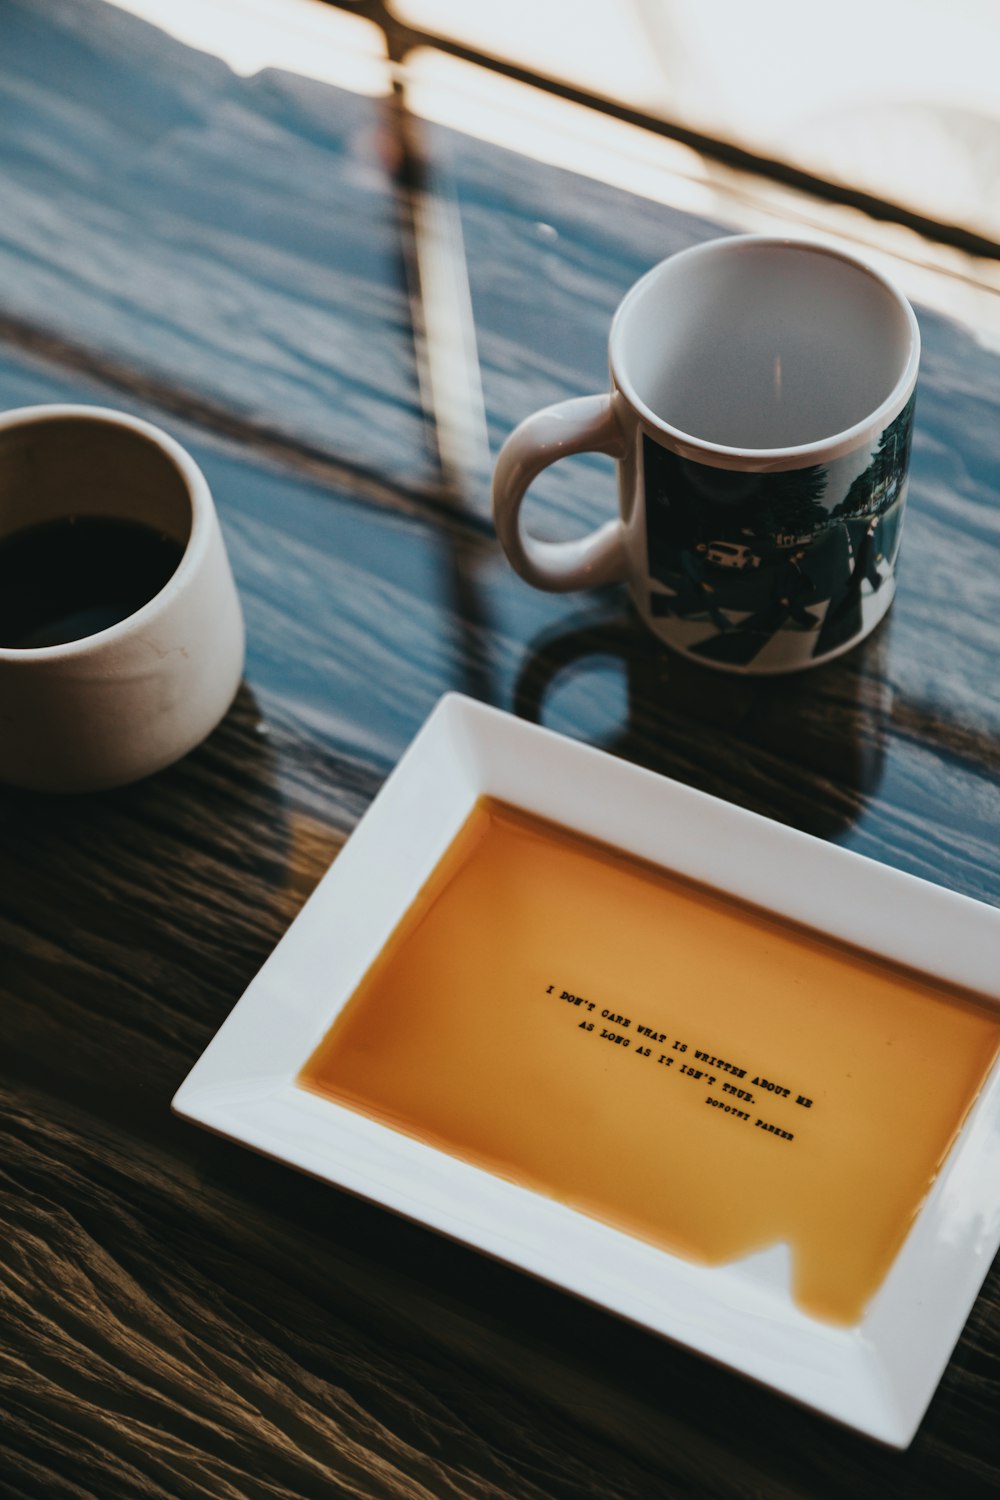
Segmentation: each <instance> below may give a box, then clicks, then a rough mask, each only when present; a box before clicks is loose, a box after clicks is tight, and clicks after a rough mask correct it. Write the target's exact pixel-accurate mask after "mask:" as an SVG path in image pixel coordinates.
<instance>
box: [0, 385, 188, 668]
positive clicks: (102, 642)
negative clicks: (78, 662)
mask: <svg viewBox="0 0 1000 1500" xmlns="http://www.w3.org/2000/svg"><path fill="white" fill-rule="evenodd" d="M66 420H70V421H84V422H92V423H93V424H94V425H95V426H98V427H104V428H118V429H125V430H126V431H129V432H134V433H136V434H138V436H139V437H141V438H144V439H145V440H146V441H147V442H149V443H151V444H152V445H153V446H154V447H155V448H158V449H159V451H160V452H161V453H162V454H163V456H164V457H165V458H166V459H167V460H168V461H169V462H170V463H171V464H173V466H174V468H175V469H176V471H177V473H178V474H179V476H180V478H181V480H182V482H183V484H184V488H185V490H186V491H187V495H188V500H189V502H190V505H191V530H190V532H189V533H188V539H187V542H186V543H185V546H184V551H183V553H182V554H181V558H180V561H179V562H178V564H177V566H176V568H175V569H174V571H173V572H172V573H171V575H170V577H169V578H168V579H167V581H166V583H165V584H164V585H163V587H162V588H161V589H158V590H157V592H156V593H155V594H154V595H153V597H152V598H151V599H147V600H146V602H145V604H143V605H141V606H140V607H139V609H137V610H134V611H133V612H132V614H130V615H126V617H125V619H124V620H119V621H117V623H116V624H114V625H108V626H106V627H105V628H104V629H103V630H95V631H93V632H92V633H91V634H89V635H84V636H80V637H79V638H78V639H77V640H73V641H62V642H60V643H59V644H58V645H53V646H2V645H0V661H2V662H11V663H18V662H23V663H25V664H27V663H29V662H41V661H55V660H66V659H67V658H72V657H74V656H87V655H90V654H91V653H92V652H93V650H94V648H95V646H97V647H104V646H106V645H113V644H114V643H115V642H116V641H119V640H123V639H125V638H127V637H128V636H130V635H131V634H133V632H134V630H135V627H136V625H137V624H138V625H139V627H140V628H141V627H142V626H143V625H144V624H146V623H148V621H149V620H150V619H152V618H153V617H154V616H156V615H158V614H159V613H160V612H161V611H162V610H163V609H164V607H165V606H167V605H169V604H170V602H171V600H172V599H173V598H174V597H175V596H176V595H177V594H179V593H181V592H182V590H183V589H184V588H185V587H186V586H187V583H188V580H189V579H190V578H191V576H192V574H193V573H194V572H195V570H196V569H197V568H198V567H199V565H200V564H201V561H202V559H203V558H204V556H205V554H206V552H207V550H208V545H209V540H210V518H211V511H212V496H211V491H210V490H209V487H208V481H207V480H206V478H205V476H204V474H203V473H202V472H201V469H200V468H199V467H198V465H197V464H196V463H195V461H194V459H193V458H192V457H191V455H190V453H188V451H187V449H186V448H184V447H182V445H181V444H180V443H179V442H177V440H176V438H172V437H171V436H170V434H169V433H167V432H164V431H163V430H162V428H160V427H157V426H156V425H155V424H154V423H152V422H147V421H146V420H145V418H143V417H135V416H132V414H131V413H130V412H123V411H117V410H115V408H114V407H110V406H88V405H86V404H85V403H79V402H47V403H45V404H43V405H38V406H18V407H13V408H12V409H10V410H8V411H4V412H0V440H2V437H3V434H4V433H5V432H7V431H9V430H11V429H12V428H17V427H30V426H35V425H39V426H40V425H42V424H44V423H46V422H58V421H66Z"/></svg>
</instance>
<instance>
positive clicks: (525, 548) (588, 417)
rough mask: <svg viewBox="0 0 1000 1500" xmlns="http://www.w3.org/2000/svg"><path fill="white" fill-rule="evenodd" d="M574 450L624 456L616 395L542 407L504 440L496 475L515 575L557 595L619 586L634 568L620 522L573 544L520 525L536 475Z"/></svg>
mask: <svg viewBox="0 0 1000 1500" xmlns="http://www.w3.org/2000/svg"><path fill="white" fill-rule="evenodd" d="M571 453H607V454H609V455H610V456H611V457H612V458H622V457H623V456H624V453H625V439H624V436H623V434H622V430H621V428H620V426H619V425H618V420H617V418H616V416H615V413H614V410H613V407H612V404H611V397H610V396H607V395H605V396H577V397H575V398H574V399H573V400H572V401H560V402H558V403H557V404H556V405H555V406H546V407H545V408H544V409H543V410H542V411H536V412H535V413H534V415H533V416H530V417H528V418H526V420H525V421H523V422H522V423H521V425H520V426H519V427H516V428H515V429H514V431H513V432H512V433H511V435H510V437H509V438H508V439H507V441H506V442H505V443H504V445H503V447H502V448H501V450H500V456H499V458H498V459H497V465H496V469H495V471H494V474H493V520H494V523H495V525H496V529H497V536H498V537H499V539H500V545H501V547H502V548H503V550H504V552H506V554H507V557H508V559H509V561H510V563H511V566H512V567H513V568H514V570H515V572H517V573H519V574H520V575H521V577H522V578H523V579H525V580H526V582H528V583H531V584H534V586H535V588H538V589H547V590H548V591H549V592H550V593H567V592H569V591H570V590H571V589H587V588H596V587H597V585H599V584H602V583H620V582H622V581H623V580H624V579H625V578H627V576H628V572H629V564H628V553H627V551H626V547H625V528H624V526H623V525H622V522H621V520H620V519H618V520H614V521H606V522H605V523H604V525H603V526H599V527H598V528H597V530H596V531H591V532H589V533H588V534H587V535H586V536H582V537H579V538H577V540H575V541H572V542H542V541H539V539H538V538H537V537H533V536H529V534H528V533H527V532H526V531H525V530H524V529H523V527H522V526H521V519H520V518H521V502H522V501H523V499H524V496H525V494H526V492H527V489H528V486H529V485H530V484H531V482H532V480H533V479H535V478H537V476H538V475H539V474H540V473H541V472H542V470H543V469H546V468H548V466H549V464H554V463H555V462H556V460H557V459H560V458H566V457H568V456H569V454H571Z"/></svg>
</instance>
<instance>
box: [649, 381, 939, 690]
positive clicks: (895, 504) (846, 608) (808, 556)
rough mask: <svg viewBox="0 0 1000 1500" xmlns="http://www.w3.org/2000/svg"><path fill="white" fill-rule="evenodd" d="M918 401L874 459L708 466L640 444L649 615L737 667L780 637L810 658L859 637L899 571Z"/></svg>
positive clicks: (702, 654)
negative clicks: (777, 466)
mask: <svg viewBox="0 0 1000 1500" xmlns="http://www.w3.org/2000/svg"><path fill="white" fill-rule="evenodd" d="M914 402H915V396H912V395H911V397H910V399H909V400H908V401H907V403H906V405H905V406H904V407H903V410H902V411H901V412H900V413H899V415H898V416H897V417H896V418H894V420H893V421H891V422H890V423H889V424H888V426H887V427H885V428H884V429H883V430H882V432H881V434H880V436H879V439H878V443H877V446H876V448H875V450H874V452H869V451H868V450H867V449H866V450H862V451H861V452H860V453H851V454H848V455H847V456H846V457H844V458H841V459H834V460H833V461H832V462H831V463H829V464H813V465H810V466H809V467H807V468H804V469H787V470H785V471H784V472H779V473H776V474H754V473H745V472H740V471H734V470H728V469H713V468H708V467H707V466H706V465H704V464H698V463H694V462H693V461H691V460H690V459H684V458H679V457H678V456H677V455H676V454H674V453H672V452H671V451H670V450H669V449H667V448H663V447H661V446H660V445H659V444H658V443H654V442H652V441H651V440H650V439H649V438H645V439H644V442H643V462H644V466H645V475H646V531H647V547H648V556H649V580H650V610H651V613H652V614H653V615H654V616H655V617H658V618H669V619H670V620H672V621H673V622H674V629H675V632H676V639H677V641H678V644H683V646H684V648H685V649H686V650H687V651H688V652H690V653H691V655H692V656H695V657H698V658H699V659H701V660H704V661H705V662H707V663H713V662H714V663H724V664H727V665H732V666H742V667H746V666H750V665H751V664H753V663H755V662H757V663H760V664H763V663H764V662H766V660H767V658H768V656H769V655H770V656H775V655H776V654H777V653H778V652H781V653H782V654H784V642H783V641H782V639H781V637H782V636H783V635H786V634H787V633H788V632H796V633H800V634H802V635H804V636H805V637H807V638H808V652H807V654H808V656H810V657H816V658H819V657H828V656H832V655H834V654H836V653H837V652H838V650H839V649H841V648H843V647H844V646H845V645H849V644H850V643H852V642H853V641H855V640H856V639H858V638H860V637H862V636H864V635H866V634H867V629H866V626H867V627H868V628H869V629H870V628H871V624H873V623H875V620H877V619H878V618H881V615H882V614H883V613H884V609H885V605H886V604H887V603H888V598H887V597H886V596H887V595H888V594H889V593H891V587H892V581H893V578H894V574H895V565H896V556H897V553H898V550H899V544H900V539H901V538H900V533H901V524H902V518H903V502H904V499H905V493H906V476H907V469H908V465H909V454H910V442H911V438H912V433H913V408H914ZM883 588H885V590H886V596H883V597H881V598H880V597H879V595H880V594H881V591H882V590H883ZM869 621H870V622H871V624H870V623H869ZM806 645H807V642H806V641H803V642H802V643H801V645H800V649H799V652H798V653H797V654H798V655H799V656H800V657H801V656H802V655H803V654H804V653H803V650H802V647H805V646H806Z"/></svg>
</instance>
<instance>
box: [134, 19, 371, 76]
mask: <svg viewBox="0 0 1000 1500" xmlns="http://www.w3.org/2000/svg"><path fill="white" fill-rule="evenodd" d="M110 3H111V4H112V5H117V6H118V7H119V9H121V10H127V11H131V13H132V14H133V15H134V16H140V17H141V18H142V19H143V20H144V21H149V22H151V24H152V25H154V26H156V27H158V29H159V30H160V31H165V32H167V34H168V35H169V36H172V37H175V38H176V39H177V41H179V42H184V43H185V44H186V45H187V46H189V47H195V48H197V49H198V51H199V52H210V53H211V54H212V55H213V56H215V57H219V58H221V59H222V60H223V62H225V63H227V64H228V65H229V67H230V68H232V70H233V72H234V73H239V74H242V75H243V76H245V77H249V76H252V75H253V74H254V73H259V72H260V71H261V70H262V69H264V68H282V69H284V70H286V71H287V72H289V73H298V74H300V75H301V76H302V77H304V78H315V79H318V80H319V81H320V82H321V83H332V84H335V85H336V86H337V87H338V88H344V89H351V90H352V91H353V92H354V93H357V94H371V95H378V94H385V93H387V92H388V88H389V71H388V65H387V61H386V50H385V38H384V36H383V34H382V32H381V30H380V29H379V28H378V27H377V26H376V25H374V23H373V22H371V21H366V20H364V19H363V17H361V16H353V15H350V14H348V13H346V12H345V11H341V10H335V9H333V7H331V6H328V5H321V4H319V3H318V0H110Z"/></svg>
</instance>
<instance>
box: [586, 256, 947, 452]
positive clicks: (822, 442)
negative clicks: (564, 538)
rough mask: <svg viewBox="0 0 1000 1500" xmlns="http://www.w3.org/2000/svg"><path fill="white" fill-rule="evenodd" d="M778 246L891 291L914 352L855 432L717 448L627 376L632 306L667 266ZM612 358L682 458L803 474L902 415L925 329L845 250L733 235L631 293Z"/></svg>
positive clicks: (638, 407)
mask: <svg viewBox="0 0 1000 1500" xmlns="http://www.w3.org/2000/svg"><path fill="white" fill-rule="evenodd" d="M766 246H773V247H775V248H780V249H782V250H802V251H805V252H807V253H809V254H814V255H826V256H829V257H830V259H831V260H839V261H843V262H844V264H846V265H848V266H851V267H852V268H853V269H854V270H856V271H861V272H863V273H864V274H865V275H866V276H870V277H871V279H872V280H873V281H876V282H878V284H879V286H880V287H881V288H882V289H883V291H885V292H886V293H887V294H888V295H889V297H890V298H891V299H892V301H893V302H894V303H895V304H896V306H897V308H898V309H899V310H900V312H902V314H903V317H904V320H905V322H906V325H907V328H908V330H909V334H910V342H909V348H908V351H907V356H906V360H905V363H904V365H903V368H902V371H901V373H900V375H899V377H898V379H897V380H896V382H895V384H894V385H893V387H892V389H891V390H890V392H889V394H888V395H887V396H886V397H885V399H884V400H883V401H881V402H880V403H879V405H878V406H877V407H875V408H874V409H873V410H872V411H870V412H868V413H867V414H866V415H865V416H864V417H862V418H861V419H860V420H859V421H857V422H855V423H853V424H852V426H850V427H845V428H843V429H842V430H841V431H839V432H833V433H830V435H829V436H828V437H823V438H817V439H816V440H815V441H813V442H811V443H798V444H790V445H786V446H783V447H778V448H743V447H735V446H732V445H729V444H726V443H713V442H710V441H709V440H708V439H707V438H700V437H698V436H697V435H696V434H694V433H691V432H685V431H684V429H683V428H680V427H675V426H674V425H673V424H672V423H670V422H668V421H666V419H665V418H663V417H661V416H658V415H657V413H656V412H654V411H653V409H652V407H650V406H648V405H647V404H646V402H645V401H643V399H642V397H641V396H640V395H639V393H638V391H637V390H636V389H635V386H634V385H633V383H632V381H631V379H630V378H629V375H628V373H627V361H626V359H625V357H624V355H625V351H624V349H623V348H622V343H623V339H624V334H623V331H622V330H623V324H624V317H625V313H626V311H627V309H628V308H629V307H630V306H631V305H632V303H633V302H634V300H635V299H636V297H638V295H639V294H640V292H641V290H642V289H643V288H644V287H646V286H648V285H649V283H650V282H651V281H655V280H656V279H657V278H658V277H659V276H660V275H662V274H663V271H664V269H665V268H666V267H667V266H671V265H673V264H674V263H675V262H676V261H677V260H679V259H681V258H685V259H693V258H695V257H701V256H713V255H720V254H722V255H733V254H740V253H741V252H742V251H743V250H745V249H761V248H764V247H766ZM608 356H609V363H610V367H611V376H612V380H613V382H614V385H615V386H616V387H617V389H618V390H619V391H620V392H621V394H622V395H623V396H624V397H625V399H626V401H627V402H628V404H629V405H630V406H631V407H632V408H633V410H634V411H636V412H637V413H638V415H639V416H641V417H642V419H643V421H644V422H645V423H646V424H647V425H648V426H649V427H651V428H653V429H654V431H656V432H658V433H660V434H662V435H663V436H664V437H666V438H668V439H669V440H670V443H671V444H672V445H673V446H674V447H675V448H677V449H678V450H680V451H681V453H682V456H685V457H693V458H696V459H701V460H703V461H705V462H707V463H708V464H709V465H713V464H714V466H715V467H716V468H733V469H735V468H741V469H750V470H752V469H778V468H798V467H800V466H802V467H804V466H805V465H807V464H809V463H816V462H829V461H831V460H832V459H835V458H839V457H841V456H842V455H843V454H845V453H850V452H851V451H852V450H853V449H855V448H857V447H859V446H860V444H861V442H862V441H863V439H864V438H865V436H866V435H867V434H868V433H870V432H871V431H872V430H879V429H881V428H882V427H884V426H886V424H887V423H888V422H889V421H891V420H892V418H893V417H894V416H896V415H897V413H898V411H899V410H901V409H902V407H903V406H904V405H905V402H906V400H907V397H908V396H909V393H910V391H911V390H912V388H913V386H914V385H915V383H916V378H917V369H918V367H919V364H920V327H919V325H918V323H917V319H916V314H915V313H914V311H913V308H912V307H911V306H910V303H909V301H908V300H907V298H906V297H905V296H904V295H903V293H902V292H901V291H900V290H899V288H898V287H897V286H896V285H895V284H894V283H893V282H892V281H891V280H890V279H889V278H888V277H887V276H884V275H883V274H882V273H881V272H880V271H876V270H875V268H874V267H873V266H870V265H869V264H868V263H867V262H866V261H864V260H861V259H859V258H858V257H857V256H855V255H851V254H849V253H848V252H847V251H846V250H840V249H837V248H835V247H833V246H830V245H824V244H822V243H820V242H819V241H817V240H811V239H808V238H804V237H803V238H799V237H797V236H795V235H770V234H731V235H722V236H718V237H716V238H714V239H710V240H706V241H704V242H702V243H701V244H698V245H689V246H688V247H687V248H686V249H684V250H678V251H677V252H676V253H675V254H674V255H669V256H667V257H666V258H665V259H664V260H661V261H659V262H658V263H657V264H656V265H655V266H653V267H652V268H651V269H650V270H649V271H647V272H646V274H645V275H644V276H641V277H640V278H639V280H638V281H636V282H635V283H634V284H633V285H632V286H631V287H630V288H629V290H628V291H627V292H626V293H625V296H624V297H623V298H622V300H621V302H620V303H619V304H618V307H617V309H616V311H615V315H614V317H613V319H612V322H611V332H610V334H609V338H608Z"/></svg>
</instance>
